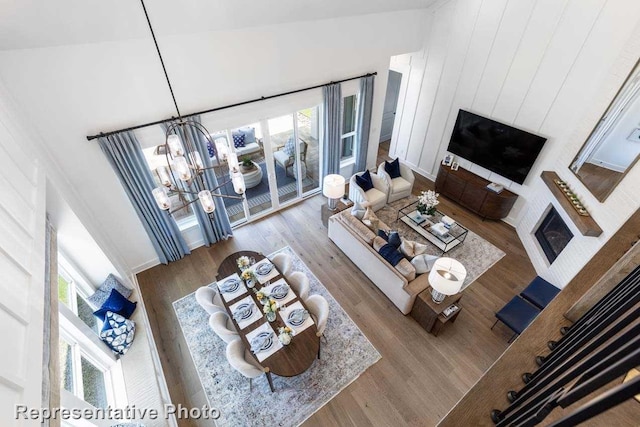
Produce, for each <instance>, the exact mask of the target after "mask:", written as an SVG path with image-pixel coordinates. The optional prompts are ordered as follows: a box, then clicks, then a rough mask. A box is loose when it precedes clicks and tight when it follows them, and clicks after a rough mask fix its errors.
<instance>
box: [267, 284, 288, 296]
mask: <svg viewBox="0 0 640 427" xmlns="http://www.w3.org/2000/svg"><path fill="white" fill-rule="evenodd" d="M287 295H289V286H288V285H286V284H284V283H281V284H279V285H275V286H274V287H273V288H271V295H270V296H271V297H273V299H276V300H278V299H284V298H286V296H287Z"/></svg>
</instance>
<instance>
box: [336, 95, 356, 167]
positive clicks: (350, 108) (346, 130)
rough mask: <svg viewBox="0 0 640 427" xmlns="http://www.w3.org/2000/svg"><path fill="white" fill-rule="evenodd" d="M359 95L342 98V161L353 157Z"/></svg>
mask: <svg viewBox="0 0 640 427" xmlns="http://www.w3.org/2000/svg"><path fill="white" fill-rule="evenodd" d="M357 101H358V97H357V95H350V96H345V97H344V98H342V135H341V137H340V160H347V159H349V158H351V157H353V154H354V147H355V139H356V117H357V107H358V102H357Z"/></svg>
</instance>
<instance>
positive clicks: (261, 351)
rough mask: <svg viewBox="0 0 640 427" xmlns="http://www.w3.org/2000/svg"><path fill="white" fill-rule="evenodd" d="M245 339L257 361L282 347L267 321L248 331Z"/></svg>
mask: <svg viewBox="0 0 640 427" xmlns="http://www.w3.org/2000/svg"><path fill="white" fill-rule="evenodd" d="M247 341H249V343H250V344H251V352H252V353H253V354H254V355H255V356H256V358H257V359H258V361H259V362H262V361H263V360H265V359H266V358H267V357H269V356H271V355H272V354H274V353H275V352H276V351H278V350H280V349H281V348H282V347H283V345H282V343H281V342H280V340H278V336H277V335H276V333H275V331H274V330H273V328H272V327H271V324H269V323H268V322H267V323H265V324H263V325H261V326H259V327H258V328H256V329H254V330H253V331H251V332H249V333H248V334H247Z"/></svg>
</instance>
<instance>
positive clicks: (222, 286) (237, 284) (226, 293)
mask: <svg viewBox="0 0 640 427" xmlns="http://www.w3.org/2000/svg"><path fill="white" fill-rule="evenodd" d="M216 285H217V286H218V290H219V291H220V295H222V298H224V300H225V301H233V300H234V299H236V298H238V297H239V296H241V295H244V294H246V293H247V288H246V286H245V285H244V283H242V280H240V276H238V274H237V273H234V274H232V275H230V276H228V277H225V278H224V279H222V280H219V281H218V282H217V283H216Z"/></svg>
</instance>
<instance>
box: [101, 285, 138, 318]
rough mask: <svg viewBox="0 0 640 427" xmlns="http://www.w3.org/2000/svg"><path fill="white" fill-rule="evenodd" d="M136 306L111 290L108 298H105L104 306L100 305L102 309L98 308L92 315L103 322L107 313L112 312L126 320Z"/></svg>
mask: <svg viewBox="0 0 640 427" xmlns="http://www.w3.org/2000/svg"><path fill="white" fill-rule="evenodd" d="M137 304H138V303H137V302H131V301H129V300H128V299H126V298H125V297H124V296H123V295H122V294H121V293H120V292H118V291H117V290H116V289H112V290H111V294H110V295H109V298H107V300H106V301H105V302H104V304H102V307H100V308H99V309H98V310H97V311H95V312H94V313H93V314H94V316H96V317H98V318H99V319H102V320H104V318H105V315H106V314H107V311H112V312H114V313H117V314H119V315H121V316H124V317H126V318H127V319H128V318H129V317H131V315H132V314H133V311H134V310H135V309H136V306H137Z"/></svg>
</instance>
